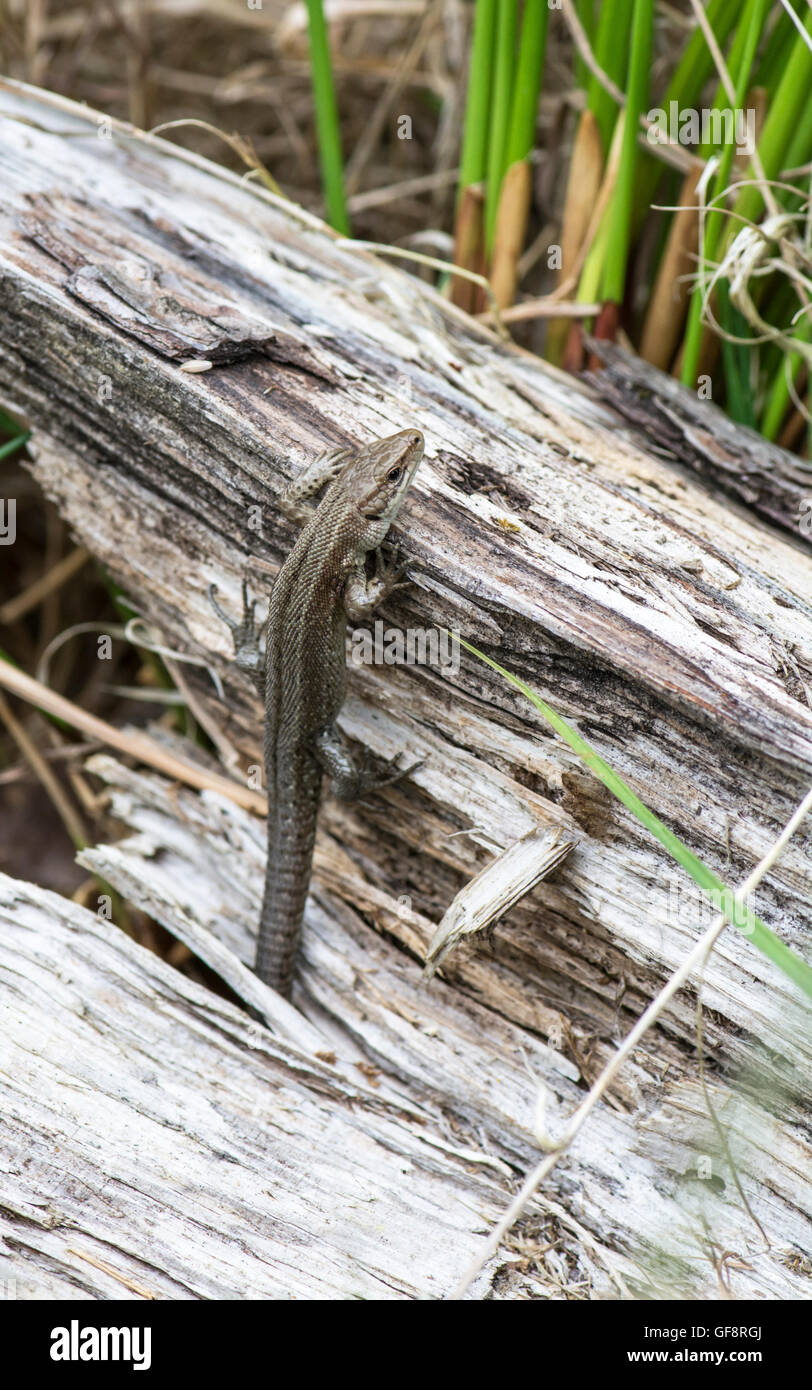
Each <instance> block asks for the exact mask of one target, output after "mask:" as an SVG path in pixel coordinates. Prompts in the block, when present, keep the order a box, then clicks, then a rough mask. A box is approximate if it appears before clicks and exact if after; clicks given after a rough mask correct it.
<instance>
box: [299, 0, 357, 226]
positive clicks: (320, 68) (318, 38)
mask: <svg viewBox="0 0 812 1390" xmlns="http://www.w3.org/2000/svg"><path fill="white" fill-rule="evenodd" d="M307 20H308V27H309V30H310V71H311V74H312V81H313V102H314V105H315V108H316V129H317V131H318V139H319V163H320V164H321V178H322V185H323V187H324V200H325V203H326V205H327V220H328V222H329V223H330V226H331V227H335V229H336V231H337V232H341V233H342V235H344V236H349V234H350V220H349V217H348V216H347V203H346V199H345V197H344V161H343V158H342V155H341V128H340V126H339V122H338V109H337V107H336V94H335V86H334V84H333V69H332V64H331V63H330V45H329V42H328V39H327V25H326V24H325V22H324V10H323V9H322V3H321V0H307Z"/></svg>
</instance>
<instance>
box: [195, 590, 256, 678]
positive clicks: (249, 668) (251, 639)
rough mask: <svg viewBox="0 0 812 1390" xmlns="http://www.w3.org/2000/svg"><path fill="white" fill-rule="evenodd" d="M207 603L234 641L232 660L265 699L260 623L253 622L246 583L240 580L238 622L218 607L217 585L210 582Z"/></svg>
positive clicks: (251, 606) (254, 602)
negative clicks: (239, 616)
mask: <svg viewBox="0 0 812 1390" xmlns="http://www.w3.org/2000/svg"><path fill="white" fill-rule="evenodd" d="M208 597H209V603H210V604H211V606H212V608H213V609H214V611H215V613H216V614H217V616H218V618H220V620H221V621H222V622H224V623H225V625H226V627H227V628H228V630H229V632H230V633H231V637H232V641H233V642H234V661H235V664H236V665H237V666H239V668H240V670H241V671H246V672H247V673H248V675H249V676H250V677H251V679H252V681H253V682H254V685H255V686H256V688H257V690H258V692H259V698H260V699H261V700H264V699H265V659H264V657H263V655H262V652H261V651H260V646H259V636H260V633H261V631H262V625H260V626H257V624H256V623H255V622H254V609H255V608H256V606H257V605H256V600H255V599H251V600H250V601H249V598H248V584H247V582H246V580H243V581H242V617H241V618H240V620H239V622H234V619H233V618H230V617H229V616H228V614H227V613H226V611H225V609H223V608H221V607H220V604H219V603H218V602H217V585H216V584H210V585H209V588H208Z"/></svg>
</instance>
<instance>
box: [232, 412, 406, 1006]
mask: <svg viewBox="0 0 812 1390" xmlns="http://www.w3.org/2000/svg"><path fill="white" fill-rule="evenodd" d="M422 457H423V436H422V434H421V433H420V431H419V430H416V429H408V430H402V431H401V432H400V434H394V435H391V436H390V437H389V438H387V439H381V440H378V441H377V442H376V443H374V444H369V445H366V446H364V447H363V448H360V449H358V450H343V451H341V452H339V453H333V454H330V455H325V456H323V457H322V458H321V459H317V460H316V461H315V463H313V464H311V465H310V466H309V467H308V468H307V469H306V470H305V473H304V475H303V477H302V478H301V479H300V480H299V481H298V482H297V483H296V484H295V485H294V486H293V487H292V488H291V489H290V490H289V492H288V494H287V495H286V497H285V498H284V499H283V502H282V505H283V509H284V510H285V511H286V512H287V513H288V515H291V516H293V517H294V519H296V520H299V521H302V520H305V518H307V519H306V521H305V525H304V528H303V530H302V531H301V532H300V534H299V537H298V539H297V541H296V544H295V545H294V547H293V549H292V550H291V552H290V554H289V555H288V557H287V559H286V560H285V563H284V564H283V566H282V568H281V570H280V571H279V574H278V576H277V578H276V580H275V582H274V585H273V589H272V591H271V598H270V604H269V608H268V619H267V622H266V624H265V636H266V643H265V658H264V661H263V658H262V656H261V655H260V652H259V646H258V632H257V629H256V626H255V623H254V608H255V606H256V605H255V603H254V602H253V601H252V602H250V603H249V601H248V593H247V587H246V585H245V584H243V616H242V619H241V621H240V622H239V623H234V622H232V621H231V620H230V619H229V618H228V617H227V616H226V614H225V613H224V612H223V610H222V609H221V608H220V605H219V604H218V603H217V601H216V598H215V595H216V592H217V590H216V587H215V586H214V585H211V586H210V589H209V597H210V599H211V602H212V604H213V606H214V608H215V610H216V612H217V613H218V615H219V617H220V618H222V620H223V621H224V622H225V623H226V624H227V626H228V627H229V628H230V630H231V633H232V636H233V639H234V648H235V659H236V661H237V663H238V665H240V666H241V667H243V669H245V670H248V671H250V672H251V674H252V676H253V677H254V680H255V681H256V684H257V687H258V689H259V691H260V695H261V697H262V698H263V700H264V704H265V785H266V789H267V793H268V861H267V868H266V872H265V893H264V897H263V901H262V911H261V914H260V922H259V938H258V942H257V954H256V965H255V969H256V972H257V974H258V975H259V977H260V979H262V980H264V981H265V983H266V984H269V985H271V987H272V988H273V989H276V990H278V991H279V993H280V994H283V995H285V996H288V995H289V994H290V990H291V984H292V980H293V969H294V965H295V961H296V952H297V947H298V942H299V933H300V929H301V923H302V916H303V913H304V906H305V899H306V898H307V892H308V887H309V884H310V873H311V867H312V862H313V845H314V841H315V835H316V817H317V815H318V808H319V801H320V798H321V779H322V773H323V772H325V771H326V772H328V773H329V774H330V776H331V778H332V786H333V791H334V792H335V793H336V795H338V796H339V797H341V798H342V799H343V800H349V799H352V798H353V797H356V796H358V795H359V794H360V793H361V792H363V791H365V790H367V789H369V788H370V787H373V786H381V785H384V784H386V783H389V782H392V781H395V780H396V779H397V778H398V777H404V776H406V775H407V774H408V772H411V771H412V770H413V768H411V767H410V768H407V769H405V770H404V771H402V772H395V773H394V774H390V775H388V776H386V777H385V778H383V779H380V778H375V777H374V775H371V774H370V773H369V772H368V771H367V770H366V768H364V767H362V768H360V769H359V768H358V767H356V765H355V763H354V761H353V758H352V756H351V754H350V751H349V749H348V747H347V746H346V744H345V742H344V739H343V738H342V736H341V734H340V732H339V730H338V729H337V727H336V725H335V722H334V721H335V719H336V716H337V715H338V712H339V710H340V709H341V706H342V704H343V703H344V695H345V691H346V683H347V674H346V658H345V647H346V628H347V619H350V620H351V621H356V622H357V621H361V620H363V619H365V618H367V617H368V616H369V614H370V612H371V610H372V608H373V607H375V605H376V604H378V603H379V602H380V601H381V600H382V599H383V598H385V596H386V595H387V594H388V593H390V592H391V590H392V589H393V588H394V586H395V585H396V584H397V583H398V581H399V579H400V577H401V571H400V570H398V569H397V568H396V567H394V566H393V565H392V564H389V565H386V564H385V563H384V561H383V557H382V554H381V550H380V546H381V543H382V542H383V540H384V537H385V536H386V533H387V531H388V530H389V527H390V525H391V523H392V521H393V520H394V518H395V516H396V515H397V513H398V510H399V508H400V505H401V502H402V501H403V498H404V496H405V493H406V491H407V489H408V487H409V484H410V483H411V481H412V478H413V477H414V474H415V470H416V469H417V466H418V464H419V463H420V460H421V458H422ZM328 481H329V487H328V488H327V491H326V493H325V495H324V498H323V500H322V501H321V503H320V505H319V506H318V507H317V508H316V510H315V512H313V513H312V514H311V513H309V512H306V511H303V510H302V505H301V504H302V502H303V501H304V500H305V499H306V498H307V497H310V496H312V495H313V494H314V493H316V492H318V491H319V489H320V488H321V487H323V486H324V484H325V483H326V482H328ZM371 553H374V555H375V575H374V577H373V578H371V579H370V578H367V575H366V558H367V556H368V555H369V554H371Z"/></svg>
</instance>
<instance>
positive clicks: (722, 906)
mask: <svg viewBox="0 0 812 1390" xmlns="http://www.w3.org/2000/svg"><path fill="white" fill-rule="evenodd" d="M459 642H460V646H462V647H464V648H465V650H466V651H468V652H471V653H472V655H473V656H476V657H478V658H479V660H480V661H484V663H485V665H486V666H490V667H491V669H492V670H493V671H498V673H499V675H500V676H503V677H504V679H505V680H506V681H507V682H508V684H509V685H512V686H513V688H514V689H515V690H519V691H521V693H522V695H524V696H525V697H526V698H527V699H528V700H529V701H530V702H531V704H533V705H535V707H536V709H537V710H538V711H539V712H540V713H541V714H543V716H544V718H545V719H546V720H547V721H548V723H549V724H551V725H552V727H553V728H554V729H555V731H556V733H557V734H558V735H559V737H560V738H562V739H563V740H564V742H565V743H567V744H568V745H569V747H570V748H571V749H572V750H573V752H574V753H577V755H578V757H579V758H580V759H581V761H582V762H583V763H585V764H586V766H587V767H588V768H590V770H591V771H592V772H594V774H595V776H596V777H597V778H599V780H600V781H601V782H603V784H604V786H605V787H607V788H608V789H609V791H610V792H611V793H612V795H613V796H616V797H617V799H618V801H621V802H622V803H623V805H624V806H626V807H627V808H628V810H630V811H631V812H632V814H633V815H634V816H636V817H637V819H638V821H639V822H640V824H641V825H642V826H644V827H645V828H646V830H648V831H649V832H650V834H652V835H653V836H654V838H655V839H656V840H658V841H659V843H660V844H661V845H662V846H663V849H665V850H667V851H668V853H669V854H670V855H671V857H672V858H673V859H675V860H676V862H677V863H678V864H681V865H682V867H683V869H685V871H686V873H688V874H690V876H691V878H692V879H693V880H694V883H696V884H697V885H698V886H699V887H700V888H702V889H703V890H704V891H705V892H706V893H707V894H708V896H709V897H710V899H711V902H712V903H713V905H714V907H715V908H716V909H717V910H718V911H724V912H725V913H727V914H728V916H729V917H730V920H731V921H732V922H733V925H734V926H735V927H737V928H738V929H739V931H741V932H743V933H744V935H745V936H747V937H749V939H750V940H751V941H752V942H753V945H754V946H757V947H758V949H759V951H761V952H762V954H763V955H765V956H767V958H768V959H769V960H771V961H772V963H773V965H775V966H777V967H778V969H779V970H781V971H782V973H783V974H784V975H786V976H787V978H788V979H790V980H792V982H793V983H794V984H796V985H797V986H798V987H799V988H800V989H801V990H803V992H804V993H805V994H806V995H808V997H809V998H810V999H812V969H810V967H809V966H808V965H807V964H806V961H804V960H802V959H801V957H800V956H798V955H796V954H795V952H794V951H792V950H790V948H789V946H786V945H785V944H784V942H783V941H781V939H780V938H779V937H777V936H776V935H775V932H773V931H771V930H770V928H769V927H768V926H766V924H765V923H764V922H762V921H761V919H760V918H759V917H757V916H756V914H755V913H754V912H751V910H750V908H748V907H747V906H746V905H745V904H744V903H737V902H736V901H735V899H734V897H733V890H732V889H731V888H729V887H728V886H727V885H726V884H724V883H723V882H722V880H721V879H720V878H718V877H717V875H716V874H715V873H714V872H713V871H712V869H709V868H708V866H707V864H704V863H703V862H702V860H701V859H699V858H698V857H697V856H696V855H695V854H693V853H692V851H691V850H689V848H688V846H687V845H685V844H683V842H682V840H680V839H679V838H678V836H676V835H675V834H674V833H673V831H671V830H669V829H668V827H667V826H666V825H664V824H663V822H662V821H661V820H659V819H658V817H657V816H655V815H654V812H653V811H650V810H649V808H648V806H646V805H645V804H644V803H643V802H642V801H641V800H640V798H639V796H636V795H635V793H634V792H633V791H632V789H631V787H629V786H627V785H626V783H625V782H624V781H623V779H622V778H621V777H619V776H618V775H617V773H616V772H613V771H612V769H611V767H610V766H609V764H608V763H605V762H604V760H603V758H602V757H601V756H600V755H599V754H598V753H596V752H595V750H594V748H591V747H590V745H589V744H588V743H587V742H586V740H585V739H583V738H582V737H581V735H580V734H578V733H576V732H575V730H574V729H573V728H571V727H570V725H569V724H568V723H567V722H566V720H565V719H562V718H561V715H560V714H556V712H555V710H554V709H552V708H551V706H550V705H548V704H547V703H546V701H545V700H542V698H541V696H540V695H537V694H536V692H535V691H534V690H531V689H530V686H529V685H525V683H524V681H523V680H520V679H519V677H518V676H514V675H512V674H511V672H510V671H506V670H505V668H504V666H500V665H499V663H498V662H496V661H493V660H492V659H491V657H489V656H486V655H485V653H484V652H481V651H479V649H478V648H477V647H474V646H472V645H471V643H470V642H466V641H465V640H464V639H463V638H462V637H461V638H460V639H459Z"/></svg>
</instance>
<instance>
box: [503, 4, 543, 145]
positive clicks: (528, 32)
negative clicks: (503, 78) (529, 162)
mask: <svg viewBox="0 0 812 1390" xmlns="http://www.w3.org/2000/svg"><path fill="white" fill-rule="evenodd" d="M549 14H550V11H549V9H548V7H547V0H525V6H524V18H523V19H522V33H521V39H520V41H519V63H518V68H517V71H516V86H515V89H514V93H513V110H512V111H511V114H510V128H509V130H508V138H507V153H506V157H505V168H506V169H509V168H510V166H511V164H516V163H517V162H518V160H520V159H527V156H528V155H529V154H530V152H531V151H532V149H533V146H534V144H535V141H536V115H537V113H538V105H539V92H540V90H541V74H542V71H543V69H544V53H545V49H546V46H547V21H548V18H549Z"/></svg>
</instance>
